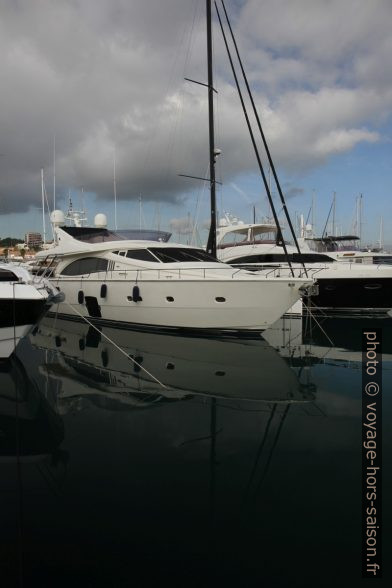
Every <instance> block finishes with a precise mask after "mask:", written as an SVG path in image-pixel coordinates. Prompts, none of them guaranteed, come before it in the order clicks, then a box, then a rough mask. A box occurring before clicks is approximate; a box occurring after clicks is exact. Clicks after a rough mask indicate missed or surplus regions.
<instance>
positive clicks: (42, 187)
mask: <svg viewBox="0 0 392 588" xmlns="http://www.w3.org/2000/svg"><path fill="white" fill-rule="evenodd" d="M41 198H42V229H43V233H44V234H43V242H44V245H45V244H46V226H45V187H44V170H43V168H41Z"/></svg>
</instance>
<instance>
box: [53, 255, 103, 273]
mask: <svg viewBox="0 0 392 588" xmlns="http://www.w3.org/2000/svg"><path fill="white" fill-rule="evenodd" d="M107 268H108V260H107V259H102V257H83V258H81V259H77V260H76V261H72V262H71V263H70V264H69V265H67V266H66V267H65V268H64V269H63V271H62V272H61V275H62V276H82V275H85V274H96V273H98V272H105V271H107Z"/></svg>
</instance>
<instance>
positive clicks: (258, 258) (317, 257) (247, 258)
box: [228, 253, 335, 264]
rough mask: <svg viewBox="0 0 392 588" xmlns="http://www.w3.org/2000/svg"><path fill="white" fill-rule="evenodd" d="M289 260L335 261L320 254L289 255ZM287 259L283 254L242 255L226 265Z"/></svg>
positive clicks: (298, 261)
mask: <svg viewBox="0 0 392 588" xmlns="http://www.w3.org/2000/svg"><path fill="white" fill-rule="evenodd" d="M288 257H289V260H290V261H291V262H292V263H331V262H335V259H333V258H332V257H329V256H328V255H322V254H320V253H301V254H299V253H289V255H288ZM286 262H287V259H286V256H285V254H284V253H259V254H255V255H243V256H242V257H236V258H235V259H231V260H230V261H228V263H230V264H233V263H286Z"/></svg>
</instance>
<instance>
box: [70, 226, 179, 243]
mask: <svg viewBox="0 0 392 588" xmlns="http://www.w3.org/2000/svg"><path fill="white" fill-rule="evenodd" d="M61 229H62V230H63V231H64V232H65V233H67V234H68V235H70V236H71V237H73V238H74V239H77V240H78V241H83V242H84V243H106V242H109V241H129V240H132V241H160V242H161V243H167V241H168V240H169V239H170V237H171V233H167V232H165V231H154V230H148V229H134V230H133V229H127V230H123V229H120V230H117V231H110V230H108V229H104V228H101V227H61Z"/></svg>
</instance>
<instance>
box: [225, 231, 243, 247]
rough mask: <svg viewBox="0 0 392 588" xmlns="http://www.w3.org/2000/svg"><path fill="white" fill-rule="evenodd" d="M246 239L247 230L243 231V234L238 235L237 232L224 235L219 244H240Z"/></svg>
mask: <svg viewBox="0 0 392 588" xmlns="http://www.w3.org/2000/svg"><path fill="white" fill-rule="evenodd" d="M247 239H248V229H245V230H244V232H242V233H240V232H238V231H231V232H230V233H226V235H224V237H223V239H222V241H221V243H223V244H226V243H233V244H235V243H242V242H243V241H246V240H247Z"/></svg>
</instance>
